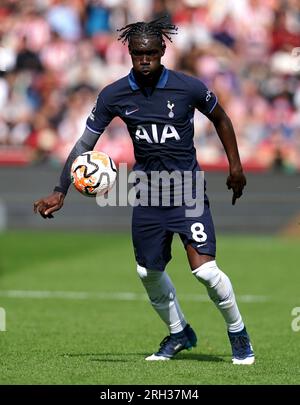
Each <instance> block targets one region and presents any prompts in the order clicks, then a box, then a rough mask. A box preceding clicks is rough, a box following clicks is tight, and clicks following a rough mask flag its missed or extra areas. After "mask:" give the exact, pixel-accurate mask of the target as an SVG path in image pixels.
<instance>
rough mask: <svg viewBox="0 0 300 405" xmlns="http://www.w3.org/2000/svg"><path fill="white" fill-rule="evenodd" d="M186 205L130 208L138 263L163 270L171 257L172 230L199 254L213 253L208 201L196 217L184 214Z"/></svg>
mask: <svg viewBox="0 0 300 405" xmlns="http://www.w3.org/2000/svg"><path fill="white" fill-rule="evenodd" d="M185 210H186V207H185V206H179V207H151V206H148V207H143V206H137V207H134V208H133V215H132V240H133V247H134V253H135V258H136V261H137V263H138V264H139V265H140V266H143V267H146V268H147V269H150V270H160V271H164V269H165V267H166V265H167V263H168V262H169V261H170V260H171V258H172V256H171V244H172V239H173V235H174V233H177V234H179V236H180V238H181V240H182V242H183V244H184V246H185V247H186V246H187V245H191V246H192V247H193V248H194V249H196V250H197V252H198V253H200V254H205V255H210V256H214V257H215V255H216V238H215V230H214V224H213V221H212V217H211V213H210V209H209V201H208V199H207V197H205V201H204V211H203V214H202V215H201V216H198V217H186V215H185V212H186V211H185Z"/></svg>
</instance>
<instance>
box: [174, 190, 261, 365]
mask: <svg viewBox="0 0 300 405" xmlns="http://www.w3.org/2000/svg"><path fill="white" fill-rule="evenodd" d="M186 224H187V231H186V232H185V233H184V235H182V234H181V239H182V240H183V242H184V244H185V246H186V250H187V255H188V260H189V263H190V267H191V269H192V272H193V274H194V276H195V277H196V278H197V279H198V280H199V281H200V282H201V283H202V284H204V285H205V287H206V288H207V292H208V295H209V297H210V298H211V300H212V301H213V302H214V303H215V305H216V307H217V308H218V310H219V311H220V313H221V314H222V316H223V318H224V320H225V322H226V325H227V330H228V336H229V339H230V343H231V346H232V351H233V363H234V364H252V363H253V362H254V353H253V350H252V347H251V344H250V340H249V336H248V334H247V331H246V328H245V325H244V323H243V320H242V316H241V314H240V311H239V308H238V305H237V302H236V299H235V295H234V291H233V287H232V284H231V281H230V279H229V278H228V276H227V275H226V274H225V273H223V272H222V271H221V270H220V269H219V268H218V266H217V263H216V261H215V251H216V242H215V232H214V226H213V221H212V217H211V213H210V209H209V202H208V199H207V198H206V199H205V204H204V212H203V214H202V215H201V217H199V218H186Z"/></svg>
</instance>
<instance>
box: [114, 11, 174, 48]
mask: <svg viewBox="0 0 300 405" xmlns="http://www.w3.org/2000/svg"><path fill="white" fill-rule="evenodd" d="M166 18H167V16H164V17H160V18H157V19H156V20H153V21H150V22H148V23H146V22H136V23H133V24H128V25H126V26H125V27H123V28H121V29H119V30H117V31H118V32H121V34H120V36H119V38H118V40H119V41H120V40H121V41H122V43H123V44H125V43H126V42H128V43H129V42H130V39H131V37H133V36H136V35H143V34H145V35H154V36H156V37H157V38H158V39H159V40H161V42H162V45H165V41H164V37H165V38H167V39H168V40H169V41H170V42H172V38H171V35H175V34H177V30H178V27H176V26H175V25H173V24H170V23H169V22H168V21H167V20H166Z"/></svg>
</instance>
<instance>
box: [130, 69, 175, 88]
mask: <svg viewBox="0 0 300 405" xmlns="http://www.w3.org/2000/svg"><path fill="white" fill-rule="evenodd" d="M168 78H169V71H168V69H166V68H165V67H164V66H163V70H162V72H161V75H160V78H159V80H158V82H157V84H156V86H155V88H156V89H163V88H164V87H165V86H166V84H167V81H168ZM128 81H129V86H130V87H131V89H132V90H138V89H139V85H138V84H137V82H136V80H135V77H134V74H133V69H131V71H130V73H129V75H128Z"/></svg>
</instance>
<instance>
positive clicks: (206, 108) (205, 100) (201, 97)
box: [192, 78, 218, 115]
mask: <svg viewBox="0 0 300 405" xmlns="http://www.w3.org/2000/svg"><path fill="white" fill-rule="evenodd" d="M192 93H193V98H194V105H195V107H196V108H197V110H199V111H200V112H202V114H205V115H207V114H210V113H211V112H212V111H213V109H214V108H215V106H216V105H217V102H218V99H217V96H216V95H215V94H214V93H213V92H212V91H211V90H209V89H208V88H207V87H206V86H205V84H204V83H203V82H202V81H201V80H198V79H194V78H193V83H192Z"/></svg>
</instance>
